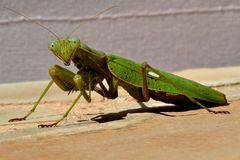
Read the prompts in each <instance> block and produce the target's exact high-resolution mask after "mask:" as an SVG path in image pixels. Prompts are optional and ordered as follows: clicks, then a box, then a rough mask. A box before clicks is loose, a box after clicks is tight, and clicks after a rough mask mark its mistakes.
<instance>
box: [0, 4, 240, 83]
mask: <svg viewBox="0 0 240 160" xmlns="http://www.w3.org/2000/svg"><path fill="white" fill-rule="evenodd" d="M0 4H1V5H0V7H1V8H0V48H1V49H0V83H7V82H19V81H30V80H42V79H49V76H48V68H49V67H50V66H51V65H52V64H55V63H58V64H61V63H60V62H59V60H58V59H57V58H56V57H54V56H53V55H52V54H51V53H50V52H49V51H48V49H47V44H48V42H50V41H51V40H54V37H53V36H52V35H51V34H50V33H48V32H47V31H45V30H43V29H42V28H41V27H39V26H37V25H35V24H34V23H32V22H27V21H25V20H23V18H22V17H21V16H18V15H15V14H13V13H12V12H10V11H8V10H5V9H3V8H2V6H8V7H11V8H13V9H15V10H18V11H20V12H21V13H24V14H26V15H28V16H29V17H31V18H32V19H34V20H39V21H40V22H41V23H43V24H44V25H46V26H48V27H49V28H51V29H52V30H53V31H54V32H56V33H57V34H58V35H59V36H61V37H64V36H66V35H68V33H69V32H70V31H71V30H72V29H73V28H74V27H75V26H77V25H79V24H81V27H80V29H79V30H78V31H76V32H75V33H74V34H73V37H78V38H80V39H81V40H82V41H83V42H85V43H87V44H88V45H89V46H91V47H93V48H95V49H100V50H103V51H105V52H107V53H114V54H119V55H121V56H125V57H128V58H132V59H136V61H138V62H143V61H148V62H149V63H150V64H153V65H154V66H155V67H157V68H162V69H164V70H169V71H174V70H182V69H186V68H197V67H222V66H236V65H239V64H240V43H239V42H240V1H239V0H208V1H203V0H198V1H196V0H158V1H157V0H131V1H129V0H111V1H110V0H101V1H98V0H88V1H84V0H79V1H77V0H68V1H67V0H66V1H64V0H48V1H47V0H46V1H38V0H22V1H19V0H11V1H9V0H1V1H0ZM115 5H117V6H118V7H116V8H114V9H112V10H111V11H109V12H107V13H105V14H103V15H101V16H100V17H99V18H92V16H93V15H95V14H97V13H98V12H100V11H101V10H104V9H106V8H108V7H110V6H115ZM70 69H72V70H74V67H70Z"/></svg>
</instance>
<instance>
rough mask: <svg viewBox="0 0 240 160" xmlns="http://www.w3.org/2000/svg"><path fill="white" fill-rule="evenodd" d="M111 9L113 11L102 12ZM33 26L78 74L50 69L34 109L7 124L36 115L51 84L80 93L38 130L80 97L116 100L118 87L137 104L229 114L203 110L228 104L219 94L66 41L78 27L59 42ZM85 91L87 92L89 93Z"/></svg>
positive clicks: (182, 79)
mask: <svg viewBox="0 0 240 160" xmlns="http://www.w3.org/2000/svg"><path fill="white" fill-rule="evenodd" d="M5 8H7V7H5ZM111 8H113V7H110V8H108V9H106V10H104V11H103V12H106V11H107V10H109V9H111ZM7 9H9V10H11V11H12V12H14V13H16V14H19V15H22V16H24V17H25V18H26V19H27V20H31V19H30V18H28V17H27V16H25V15H23V14H21V13H19V12H16V11H14V10H12V9H10V8H7ZM103 12H100V13H99V14H101V13H103ZM99 14H97V15H96V16H98V15H99ZM35 23H37V24H38V25H40V26H41V27H43V28H45V29H46V30H48V31H49V32H50V33H51V34H53V35H54V36H55V37H56V38H57V40H56V41H54V42H51V43H49V45H48V48H49V50H50V51H51V52H52V53H53V54H54V55H55V56H57V57H58V58H59V59H60V60H61V61H62V62H63V63H64V64H65V65H66V66H68V65H70V63H71V62H73V63H74V65H75V66H76V67H77V68H78V70H79V71H78V72H77V73H73V72H71V71H69V70H67V69H65V68H63V67H61V66H58V65H53V66H52V67H50V68H49V74H50V76H51V78H52V80H51V81H50V82H49V84H48V85H47V87H46V88H45V90H44V91H43V93H42V94H41V96H40V97H39V99H38V100H37V102H36V103H35V105H34V106H33V108H32V109H31V110H30V111H29V112H28V114H26V115H25V116H24V117H22V118H14V119H10V120H9V121H10V122H13V121H21V120H26V119H27V118H28V117H29V116H30V115H31V114H32V113H33V112H34V111H35V109H36V107H37V106H38V104H39V103H40V101H41V100H42V98H43V97H44V95H45V94H46V92H47V91H48V90H49V88H50V87H51V86H52V84H53V83H56V84H57V85H58V86H59V88H61V89H62V90H63V91H67V92H72V91H80V93H79V95H78V96H77V98H76V99H75V100H74V102H73V104H72V105H71V106H70V108H69V109H68V110H67V112H66V113H65V114H64V115H63V116H62V118H60V119H59V120H57V121H56V122H54V123H52V124H41V125H39V127H41V128H43V127H52V126H56V125H57V124H58V123H59V122H61V121H62V120H63V119H64V118H65V117H67V115H68V114H69V112H70V111H71V109H72V108H73V107H74V106H75V104H76V103H77V101H78V100H79V99H80V97H81V96H83V97H84V98H85V99H86V101H87V102H91V91H96V92H97V93H99V94H100V95H102V96H104V97H107V98H109V99H114V98H117V97H118V86H121V87H123V88H124V89H125V90H126V91H127V92H128V93H129V94H130V95H131V96H132V97H133V98H135V99H136V100H137V101H138V102H147V101H149V99H150V98H152V99H154V100H158V101H163V102H166V103H172V104H177V105H186V104H190V105H198V106H200V107H202V108H204V109H206V110H207V111H209V112H211V113H224V114H228V113H229V112H228V111H213V110H210V109H209V108H208V107H206V105H208V106H219V105H227V104H228V103H227V100H226V97H225V95H224V94H223V93H221V92H219V91H216V90H214V89H212V88H210V87H206V86H204V85H201V84H199V83H197V82H194V81H191V80H188V79H185V78H182V77H179V76H176V75H173V74H171V73H168V72H165V71H161V70H157V69H155V68H153V67H151V66H150V65H149V64H147V63H142V64H139V63H136V62H134V61H132V60H129V59H126V58H123V57H120V56H117V55H113V54H109V55H107V54H105V53H104V52H102V51H98V50H95V49H92V48H90V47H88V46H87V45H86V44H84V43H82V42H81V41H80V40H79V39H74V38H69V37H70V35H71V34H72V33H73V32H74V31H76V30H77V29H78V28H79V26H78V27H76V28H75V29H74V30H73V31H72V32H71V33H70V34H69V36H67V38H65V39H61V38H59V37H58V36H57V35H56V34H55V33H54V32H52V31H51V30H49V29H48V28H47V27H45V26H43V25H42V24H40V23H38V22H35ZM104 79H105V80H106V82H107V84H108V89H107V87H105V84H104V83H103V80H104ZM97 84H99V86H100V87H98V86H97ZM86 91H89V93H87V92H86Z"/></svg>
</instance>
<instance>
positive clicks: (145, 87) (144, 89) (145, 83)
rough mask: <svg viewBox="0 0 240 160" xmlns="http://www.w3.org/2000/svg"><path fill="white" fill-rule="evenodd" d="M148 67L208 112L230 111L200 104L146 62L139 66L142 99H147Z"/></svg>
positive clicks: (225, 112)
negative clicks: (212, 108)
mask: <svg viewBox="0 0 240 160" xmlns="http://www.w3.org/2000/svg"><path fill="white" fill-rule="evenodd" d="M147 68H149V69H150V70H151V71H153V72H154V73H156V74H157V75H158V76H159V77H162V78H163V79H165V81H167V82H168V83H169V84H171V85H172V86H174V87H175V88H176V89H177V90H178V91H179V92H181V93H182V95H184V96H185V97H186V98H188V99H189V100H190V101H191V102H192V103H194V104H197V105H198V106H200V107H202V108H204V109H206V110H207V111H208V112H211V113H215V114H216V113H224V114H229V113H230V112H228V111H214V110H211V109H209V108H208V107H206V106H204V105H203V104H201V103H200V102H199V101H197V100H196V99H194V98H192V97H191V96H189V95H188V94H187V93H185V92H184V91H183V90H182V89H181V88H180V87H179V86H178V84H176V83H174V82H173V81H171V80H170V79H169V78H167V77H166V76H164V75H163V74H162V73H160V72H159V71H158V70H156V69H155V68H153V67H151V66H150V65H149V64H147V63H146V62H144V63H142V66H141V74H142V82H143V83H142V85H143V86H142V92H143V93H142V94H143V97H144V100H149V98H150V97H149V90H148V84H147V71H146V69H147Z"/></svg>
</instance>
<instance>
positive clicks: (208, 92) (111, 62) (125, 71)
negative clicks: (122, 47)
mask: <svg viewBox="0 0 240 160" xmlns="http://www.w3.org/2000/svg"><path fill="white" fill-rule="evenodd" d="M108 68H109V70H110V72H111V73H112V74H113V75H114V76H115V77H116V78H118V79H120V80H122V81H124V82H126V83H129V84H132V85H134V86H137V87H142V75H141V64H139V63H136V62H134V61H131V60H129V59H126V58H123V57H119V56H116V55H108ZM158 71H159V72H161V73H162V74H163V75H164V76H165V77H166V78H167V79H169V80H170V81H171V82H173V83H175V84H176V85H178V87H180V88H181V89H182V90H183V91H184V92H185V93H186V94H188V95H189V96H190V97H193V98H196V99H200V100H205V101H208V102H212V103H216V104H221V105H223V104H227V101H226V98H225V95H224V94H223V93H221V92H219V91H216V90H214V89H212V88H210V87H207V86H204V85H202V84H200V83H197V82H194V81H191V80H188V79H185V78H182V77H179V76H176V75H174V74H171V73H168V72H165V71H161V70H158ZM147 81H148V88H149V90H159V91H162V92H167V93H173V94H178V95H182V93H181V91H179V90H178V89H177V88H175V87H174V86H173V85H172V84H171V83H169V82H168V81H166V79H165V78H163V77H161V76H158V75H156V74H154V73H153V72H152V71H150V70H148V69H147Z"/></svg>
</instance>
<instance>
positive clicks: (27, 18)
mask: <svg viewBox="0 0 240 160" xmlns="http://www.w3.org/2000/svg"><path fill="white" fill-rule="evenodd" d="M3 8H5V9H8V10H10V11H12V12H13V13H15V14H17V15H20V16H23V17H24V18H26V20H28V21H32V22H34V23H35V24H37V25H39V26H41V27H42V28H44V29H45V30H47V31H48V32H50V33H51V34H52V35H54V36H55V37H56V38H57V39H58V40H60V38H59V37H58V35H57V34H56V33H54V32H53V31H51V30H50V29H49V28H47V27H46V26H44V25H43V24H41V23H39V22H37V21H34V20H33V19H31V18H29V17H28V16H26V15H24V14H22V13H20V12H18V11H15V10H13V9H11V8H8V7H6V6H4V7H3Z"/></svg>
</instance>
